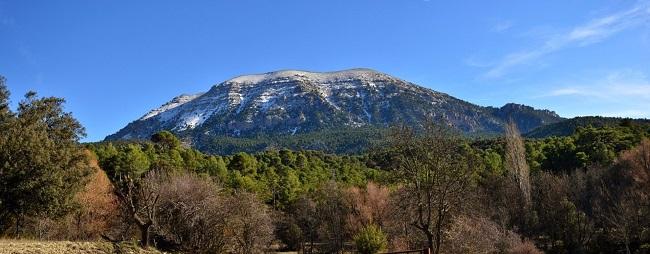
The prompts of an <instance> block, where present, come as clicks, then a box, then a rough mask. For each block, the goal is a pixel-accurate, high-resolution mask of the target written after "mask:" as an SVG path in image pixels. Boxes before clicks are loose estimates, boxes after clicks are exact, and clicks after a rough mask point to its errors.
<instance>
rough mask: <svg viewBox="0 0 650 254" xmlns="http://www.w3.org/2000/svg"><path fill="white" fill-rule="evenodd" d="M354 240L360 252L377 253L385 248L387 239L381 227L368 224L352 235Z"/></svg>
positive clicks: (365, 253) (364, 253)
mask: <svg viewBox="0 0 650 254" xmlns="http://www.w3.org/2000/svg"><path fill="white" fill-rule="evenodd" d="M354 242H355V244H356V245H357V251H359V253H361V254H374V253H379V252H380V251H383V250H385V249H386V245H387V244H388V240H387V239H386V235H384V232H382V231H381V229H380V228H379V227H378V226H376V225H373V224H370V225H368V226H366V227H364V228H362V229H361V231H359V233H358V234H357V235H355V236H354Z"/></svg>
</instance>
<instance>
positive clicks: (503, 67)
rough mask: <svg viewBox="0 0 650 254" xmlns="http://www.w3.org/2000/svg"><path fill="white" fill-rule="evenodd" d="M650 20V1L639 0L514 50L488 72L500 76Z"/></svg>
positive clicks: (490, 76)
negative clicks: (521, 66) (626, 6)
mask: <svg viewBox="0 0 650 254" xmlns="http://www.w3.org/2000/svg"><path fill="white" fill-rule="evenodd" d="M648 21H650V2H648V1H643V2H639V3H638V4H636V5H635V6H633V7H631V8H629V9H626V10H623V11H620V12H616V13H612V14H609V15H605V16H602V17H599V18H595V19H592V20H590V21H588V22H586V23H584V24H582V25H579V26H575V27H573V28H571V29H567V30H565V32H563V33H557V34H554V35H552V36H550V37H549V38H547V39H545V41H543V42H542V43H541V44H540V45H539V46H537V47H534V48H530V49H527V50H522V51H518V52H513V53H510V54H507V55H505V56H504V57H503V58H502V59H501V60H499V61H497V62H495V63H494V64H493V65H492V66H490V67H489V69H488V70H487V72H485V74H484V76H485V77H486V78H499V77H502V76H503V75H505V74H506V73H507V72H509V71H510V70H511V69H513V68H515V67H517V66H520V65H525V64H529V63H531V62H533V61H535V60H538V59H540V58H542V57H544V56H546V55H548V54H551V53H554V52H557V51H560V50H563V49H566V48H569V47H580V46H586V45H589V44H593V43H597V42H600V41H602V40H605V39H607V38H609V37H611V36H613V35H615V34H617V33H619V32H621V31H623V30H626V29H629V28H632V27H636V26H638V25H640V24H644V23H646V22H648Z"/></svg>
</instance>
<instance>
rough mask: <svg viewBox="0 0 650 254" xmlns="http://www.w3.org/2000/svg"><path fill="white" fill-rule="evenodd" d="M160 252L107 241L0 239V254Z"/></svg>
mask: <svg viewBox="0 0 650 254" xmlns="http://www.w3.org/2000/svg"><path fill="white" fill-rule="evenodd" d="M113 253H121V254H161V253H162V252H159V251H157V250H153V249H150V250H144V249H140V248H138V247H136V246H135V245H133V244H128V243H120V244H112V243H109V242H70V241H29V240H0V254H113Z"/></svg>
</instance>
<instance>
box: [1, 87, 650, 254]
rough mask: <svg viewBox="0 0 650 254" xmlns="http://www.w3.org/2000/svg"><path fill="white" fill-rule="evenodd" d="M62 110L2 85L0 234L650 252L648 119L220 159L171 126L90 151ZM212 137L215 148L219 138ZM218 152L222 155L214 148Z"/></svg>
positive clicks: (428, 132) (403, 134)
mask: <svg viewBox="0 0 650 254" xmlns="http://www.w3.org/2000/svg"><path fill="white" fill-rule="evenodd" d="M63 103H64V100H63V99H60V98H53V97H46V98H42V97H38V96H37V95H36V93H33V92H30V93H28V94H27V95H26V96H25V98H24V99H23V101H21V102H20V103H19V105H18V107H17V109H16V110H15V111H13V110H11V109H10V108H9V106H8V105H9V103H8V91H7V89H6V86H5V85H4V79H2V80H0V126H1V129H2V132H1V133H0V234H2V236H3V237H5V238H20V239H39V240H71V241H107V242H110V243H129V242H130V243H133V244H134V245H135V244H137V245H139V246H141V247H142V248H146V249H151V250H153V249H158V250H162V251H169V252H182V253H263V252H268V251H280V250H283V251H301V252H303V253H343V252H355V251H356V252H358V253H379V252H386V251H401V250H414V249H425V248H429V249H430V250H431V251H432V253H542V252H547V253H647V252H649V251H650V219H649V218H650V139H648V138H649V137H650V125H649V124H647V123H646V122H643V121H632V120H622V121H619V122H617V123H615V124H606V125H593V124H586V125H582V126H576V127H575V130H574V131H573V132H572V134H570V135H567V136H551V137H547V138H523V137H522V136H521V135H520V133H519V132H518V130H517V127H516V126H515V125H514V124H511V125H509V126H508V128H506V133H505V134H504V135H503V136H501V137H493V138H476V137H473V138H470V137H463V136H460V135H458V134H456V133H454V131H453V130H449V129H447V128H445V127H441V126H437V125H436V124H435V123H429V124H426V125H425V126H426V127H425V128H424V129H418V130H414V129H411V128H409V127H407V126H395V127H393V128H390V129H386V130H383V133H384V134H385V135H383V136H382V137H383V140H382V141H381V142H378V143H374V146H373V147H372V149H369V150H367V151H365V152H363V153H352V155H346V154H344V153H340V154H334V153H328V152H325V151H317V150H287V149H267V150H266V151H264V152H258V153H247V152H234V151H235V150H233V153H232V154H230V155H211V154H206V153H202V152H200V151H198V150H196V149H193V148H191V147H189V146H187V145H186V144H184V143H183V142H182V141H181V140H179V139H178V138H177V137H175V136H174V135H173V134H172V133H171V132H168V131H162V132H158V133H156V134H154V135H153V136H151V138H150V140H148V141H140V142H126V141H119V142H99V143H87V144H82V143H80V141H79V140H80V138H81V137H82V136H83V135H84V129H83V127H82V126H81V125H80V124H79V122H78V121H77V120H75V118H73V116H72V115H71V114H70V113H67V112H65V111H64V110H63ZM214 142H218V140H215V141H214ZM214 146H219V144H218V143H214Z"/></svg>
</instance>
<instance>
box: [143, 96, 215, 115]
mask: <svg viewBox="0 0 650 254" xmlns="http://www.w3.org/2000/svg"><path fill="white" fill-rule="evenodd" d="M201 95H203V93H198V94H182V95H180V96H177V97H175V98H173V99H172V100H171V101H169V102H167V103H165V104H163V105H162V106H160V107H159V108H157V109H154V110H151V111H149V113H147V114H145V115H144V116H142V117H140V119H139V120H146V119H149V118H152V117H154V116H157V115H159V114H160V113H163V112H166V111H168V110H171V109H174V108H176V107H178V106H181V105H183V104H185V103H188V102H190V101H192V100H194V99H196V98H198V97H199V96H201Z"/></svg>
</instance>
